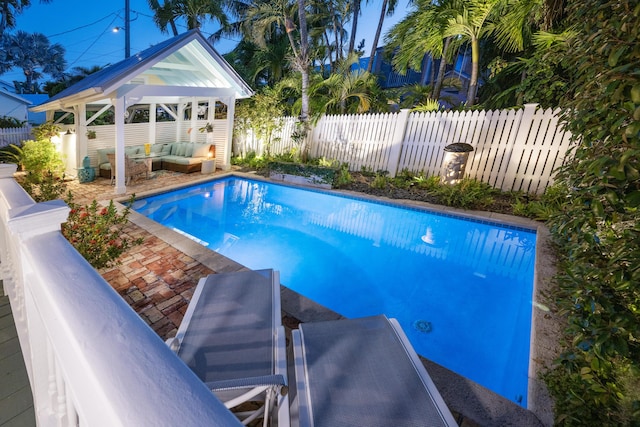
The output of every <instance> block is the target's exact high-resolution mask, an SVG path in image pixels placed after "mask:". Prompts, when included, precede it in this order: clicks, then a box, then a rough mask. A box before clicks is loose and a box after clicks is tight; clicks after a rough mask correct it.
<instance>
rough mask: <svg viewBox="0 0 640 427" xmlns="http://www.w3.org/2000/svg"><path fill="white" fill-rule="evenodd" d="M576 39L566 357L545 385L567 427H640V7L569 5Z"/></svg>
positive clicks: (565, 235)
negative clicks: (596, 426) (584, 426)
mask: <svg viewBox="0 0 640 427" xmlns="http://www.w3.org/2000/svg"><path fill="white" fill-rule="evenodd" d="M566 16H567V17H569V18H570V19H571V20H572V22H570V24H571V25H574V30H575V33H576V36H575V37H574V38H573V39H572V40H570V41H569V44H570V49H567V51H566V53H565V54H564V57H563V60H566V61H568V62H570V63H571V64H572V65H573V67H572V70H573V71H574V73H575V81H574V84H573V87H571V90H570V91H568V92H569V93H568V96H567V97H566V98H565V99H564V100H563V105H561V107H563V108H562V111H563V113H562V115H561V117H560V119H561V121H562V122H563V123H566V127H567V129H568V130H569V131H570V132H571V134H572V135H573V136H574V140H573V141H572V146H573V147H572V148H573V149H574V155H573V157H572V158H569V159H567V161H566V163H565V164H564V165H563V166H562V168H561V169H560V171H559V173H558V175H557V179H558V181H560V182H562V183H564V185H565V186H566V187H567V188H570V189H571V190H570V191H569V192H568V197H567V199H566V201H565V202H564V203H563V209H562V211H561V212H560V213H559V214H558V215H554V216H553V217H552V218H550V220H549V226H550V229H551V232H552V235H553V237H554V240H555V242H556V244H557V245H558V248H559V250H558V251H557V252H558V254H559V256H560V259H561V263H560V271H559V273H558V275H557V278H556V279H557V283H558V290H557V293H556V294H555V295H554V297H555V298H554V299H555V301H556V304H557V306H558V309H559V310H560V313H561V314H563V315H564V316H565V318H566V320H567V328H566V330H565V331H564V334H565V339H564V351H563V352H562V356H561V357H560V358H559V359H558V360H557V363H556V366H555V369H554V370H553V371H552V372H551V373H550V374H549V375H548V376H547V377H546V378H547V381H548V384H549V389H550V391H551V394H552V396H553V397H554V400H555V409H556V422H557V424H558V425H564V426H572V425H576V426H577V425H584V424H585V423H588V424H589V425H598V426H614V425H615V426H625V425H626V426H637V425H640V421H639V420H640V395H639V393H638V392H637V390H638V389H637V386H636V387H635V388H634V387H633V384H636V385H637V383H638V380H637V378H638V371H639V370H640V285H639V284H640V82H639V80H638V75H637V70H638V64H639V63H640V49H638V28H640V5H639V4H638V2H637V0H616V1H613V0H611V1H609V0H581V1H577V0H570V1H569V2H568V9H567V13H566Z"/></svg>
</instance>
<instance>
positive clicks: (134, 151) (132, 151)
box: [124, 146, 144, 156]
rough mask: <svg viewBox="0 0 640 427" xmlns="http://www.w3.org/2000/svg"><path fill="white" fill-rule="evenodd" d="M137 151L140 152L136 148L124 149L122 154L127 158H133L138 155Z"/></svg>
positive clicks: (138, 148)
mask: <svg viewBox="0 0 640 427" xmlns="http://www.w3.org/2000/svg"><path fill="white" fill-rule="evenodd" d="M139 150H140V147H138V146H132V147H124V154H126V155H127V156H133V155H135V154H138V151H139ZM143 152H144V151H143Z"/></svg>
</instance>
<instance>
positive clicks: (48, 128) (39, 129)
mask: <svg viewBox="0 0 640 427" xmlns="http://www.w3.org/2000/svg"><path fill="white" fill-rule="evenodd" d="M59 132H60V126H58V125H56V124H54V123H53V122H51V121H49V122H44V123H43V124H41V125H40V126H36V127H34V128H33V130H32V133H33V137H34V138H35V139H36V141H51V138H53V137H54V136H58V133H59Z"/></svg>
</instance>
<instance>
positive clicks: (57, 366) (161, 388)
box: [0, 165, 239, 427]
mask: <svg viewBox="0 0 640 427" xmlns="http://www.w3.org/2000/svg"><path fill="white" fill-rule="evenodd" d="M14 172H15V165H0V263H1V264H0V265H1V271H2V280H3V285H4V290H5V292H6V293H7V295H8V296H9V300H10V303H11V308H12V311H13V314H14V317H15V323H16V328H17V330H18V337H19V340H20V345H21V348H22V351H23V355H24V359H25V364H26V367H27V373H28V376H29V381H30V384H31V389H32V391H33V398H34V409H35V414H36V419H37V422H38V425H39V426H78V425H83V426H92V427H93V426H110V427H111V426H180V425H185V426H205V425H207V426H212V425H215V426H227V425H239V422H238V421H237V419H236V418H235V417H234V416H233V414H231V412H229V411H228V410H227V409H226V408H225V407H224V406H223V405H222V403H220V401H219V400H218V399H217V398H216V397H215V396H214V395H213V394H212V393H211V392H210V391H209V390H208V389H207V387H206V386H205V385H204V384H203V383H202V382H201V381H200V380H199V379H198V378H197V377H196V376H195V375H194V374H193V373H192V372H191V370H190V369H189V368H188V367H187V366H186V365H185V364H184V363H183V362H182V361H180V359H178V357H177V356H176V355H175V354H174V353H173V352H171V351H170V350H169V348H168V347H167V346H166V345H165V344H164V342H163V341H162V340H161V339H160V337H158V335H157V334H156V333H155V332H153V331H152V330H151V328H149V327H148V326H147V325H146V324H145V323H144V322H143V321H142V319H140V317H139V316H138V315H137V314H136V313H135V312H134V311H133V310H132V309H131V308H130V307H129V306H128V305H127V304H126V302H125V301H124V300H123V299H122V298H121V297H120V295H118V293H117V292H115V291H114V290H113V288H111V286H110V285H109V284H108V283H107V282H106V281H105V280H104V279H103V278H102V277H101V276H100V275H99V274H98V272H97V271H96V270H95V269H94V268H93V267H91V265H89V264H88V263H87V262H86V261H85V260H84V258H82V256H81V255H80V254H79V253H78V252H77V251H76V250H75V248H73V246H71V245H70V244H69V243H68V242H67V240H66V239H65V238H64V237H63V236H62V234H61V232H60V224H61V223H63V222H64V221H66V219H67V215H68V212H69V208H68V206H67V205H66V204H65V203H64V202H62V201H52V202H45V203H34V201H33V200H32V199H31V197H29V195H28V194H27V193H25V192H24V190H23V189H22V188H21V187H20V186H19V185H18V184H17V183H16V182H15V180H14V179H13V173H14Z"/></svg>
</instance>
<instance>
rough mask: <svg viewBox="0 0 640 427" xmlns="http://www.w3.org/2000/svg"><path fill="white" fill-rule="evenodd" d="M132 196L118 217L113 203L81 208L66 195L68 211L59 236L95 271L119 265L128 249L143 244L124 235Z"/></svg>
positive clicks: (94, 203) (92, 204)
mask: <svg viewBox="0 0 640 427" xmlns="http://www.w3.org/2000/svg"><path fill="white" fill-rule="evenodd" d="M134 200H135V198H134V196H132V197H131V199H130V200H129V203H128V205H127V207H126V208H124V210H123V211H122V212H121V213H119V212H118V210H117V209H116V207H115V204H114V203H113V200H111V201H109V206H107V207H100V206H98V202H97V201H95V200H94V201H93V202H91V204H90V205H87V206H80V205H78V204H76V203H75V202H74V201H73V195H72V194H71V192H69V194H68V196H67V199H66V202H67V205H69V207H70V208H71V211H70V212H69V218H68V219H67V222H65V223H64V224H62V234H63V235H64V237H65V238H66V239H67V240H69V242H70V243H71V244H72V245H73V246H74V247H75V248H76V249H77V250H78V252H80V254H81V255H82V256H83V257H84V259H86V260H87V261H88V262H89V263H90V264H91V265H92V266H93V267H94V268H96V269H101V268H107V267H112V266H114V265H118V264H119V261H118V258H119V257H120V256H121V255H122V254H123V253H124V252H125V251H126V250H127V249H129V248H130V247H133V246H136V245H139V244H141V243H142V241H143V239H142V238H137V239H133V238H130V237H128V236H127V235H126V234H124V233H123V229H124V228H125V226H126V225H127V221H128V217H129V212H130V208H129V206H131V205H132V204H133V202H134Z"/></svg>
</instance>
